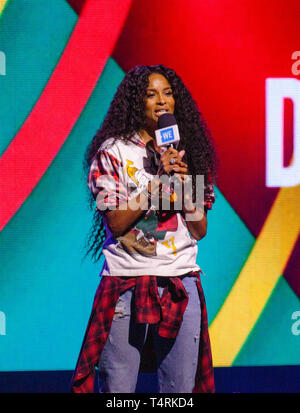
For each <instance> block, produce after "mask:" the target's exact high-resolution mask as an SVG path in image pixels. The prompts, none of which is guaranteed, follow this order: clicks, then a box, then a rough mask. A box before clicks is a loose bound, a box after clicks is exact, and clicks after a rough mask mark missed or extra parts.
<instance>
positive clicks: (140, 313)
mask: <svg viewBox="0 0 300 413" xmlns="http://www.w3.org/2000/svg"><path fill="white" fill-rule="evenodd" d="M188 275H189V276H195V277H197V288H198V292H199V297H200V302H201V337H200V341H199V357H198V366H197V374H196V378H195V387H194V390H193V392H195V393H202V392H205V393H213V392H214V391H215V387H214V375H213V365H212V356H211V348H210V340H209V334H208V324H207V312H206V305H205V299H204V294H203V290H202V286H201V282H200V275H199V272H194V273H189V274H188ZM181 278H182V277H168V283H167V286H166V287H165V289H164V291H163V295H162V298H161V299H160V298H159V296H158V290H157V284H156V277H155V276H147V275H144V276H139V277H105V276H104V277H102V279H101V282H100V284H99V287H98V289H97V291H96V294H95V299H94V303H93V308H92V312H91V315H90V319H89V322H88V326H87V329H86V333H85V337H84V340H83V344H82V347H81V351H80V354H79V357H78V361H77V365H76V369H75V372H74V375H73V378H72V384H71V391H72V392H73V393H93V391H94V378H95V367H96V366H98V362H99V358H100V355H101V352H102V350H103V348H104V345H105V342H106V340H107V337H108V334H109V331H110V327H111V324H112V320H113V316H114V311H115V306H116V304H117V301H118V298H119V296H120V295H121V294H122V293H123V292H125V291H126V290H128V289H129V288H131V287H133V286H134V287H135V306H134V307H135V309H136V318H137V322H139V323H149V324H156V323H159V324H158V331H159V334H160V335H161V336H162V337H166V338H175V337H176V335H177V333H178V330H179V328H180V325H181V321H182V317H183V314H184V311H185V308H186V305H187V302H188V296H187V294H186V291H185V288H184V286H183V284H182V281H181Z"/></svg>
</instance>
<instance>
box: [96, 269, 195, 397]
mask: <svg viewBox="0 0 300 413" xmlns="http://www.w3.org/2000/svg"><path fill="white" fill-rule="evenodd" d="M182 283H183V285H184V288H185V289H186V292H187V294H188V296H189V301H188V304H187V307H186V310H185V313H184V315H183V321H182V324H181V327H180V330H179V332H178V335H177V337H176V339H167V338H163V337H160V336H159V335H158V334H157V332H156V329H155V328H154V329H153V343H154V348H155V352H156V358H157V377H158V387H159V392H160V393H191V392H192V390H193V388H194V384H195V375H196V370H197V361H198V350H199V338H200V323H201V307H200V300H199V294H198V290H197V286H196V278H194V277H188V276H187V277H184V278H183V279H182ZM159 284H160V282H159V278H158V281H157V285H158V293H159V296H160V297H161V296H162V293H163V287H162V286H160V285H159ZM132 294H133V288H132V289H130V290H127V291H126V292H125V293H124V294H122V295H121V296H120V297H119V300H118V302H117V305H116V308H115V315H114V318H113V322H112V326H111V330H110V333H109V336H108V339H107V341H106V343H105V346H104V349H103V351H102V353H101V357H100V360H99V383H100V388H99V390H100V392H101V393H134V392H135V388H136V383H137V378H138V373H139V366H140V360H141V352H142V349H143V345H144V344H145V341H146V337H147V331H148V326H149V325H148V324H137V323H135V322H134V320H133V317H131V312H132V305H133V300H132Z"/></svg>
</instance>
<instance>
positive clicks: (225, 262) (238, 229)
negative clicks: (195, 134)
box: [197, 187, 255, 325]
mask: <svg viewBox="0 0 300 413" xmlns="http://www.w3.org/2000/svg"><path fill="white" fill-rule="evenodd" d="M215 194H216V202H215V204H214V205H213V208H212V210H211V211H208V213H207V234H206V236H205V237H204V238H203V239H202V240H201V241H199V242H198V257H197V263H198V265H199V266H200V268H202V270H203V271H204V273H205V276H202V278H201V280H202V286H203V289H204V292H205V296H206V297H207V298H206V303H207V316H208V323H209V325H210V324H211V322H212V321H213V319H214V318H215V316H216V314H217V313H218V311H219V310H220V309H221V307H222V305H223V303H224V301H225V299H226V297H227V295H228V294H229V293H230V290H231V287H232V286H233V284H234V282H235V281H236V279H237V277H238V275H239V273H240V271H241V269H242V267H243V265H244V263H245V262H246V260H247V258H248V255H249V253H250V252H251V249H252V247H253V245H254V243H255V237H254V236H253V235H252V234H251V232H250V231H249V230H248V228H247V227H246V226H245V224H244V222H243V221H242V220H241V219H240V217H239V216H238V215H237V213H236V212H235V211H234V210H233V208H232V207H231V206H230V204H229V203H228V202H227V200H226V198H225V197H224V196H223V194H222V193H221V192H220V191H219V189H218V188H217V187H215Z"/></svg>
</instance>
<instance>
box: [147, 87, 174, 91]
mask: <svg viewBox="0 0 300 413" xmlns="http://www.w3.org/2000/svg"><path fill="white" fill-rule="evenodd" d="M168 89H172V88H171V86H168V87H165V88H164V89H163V90H168ZM147 91H150V92H156V89H150V88H148V89H147Z"/></svg>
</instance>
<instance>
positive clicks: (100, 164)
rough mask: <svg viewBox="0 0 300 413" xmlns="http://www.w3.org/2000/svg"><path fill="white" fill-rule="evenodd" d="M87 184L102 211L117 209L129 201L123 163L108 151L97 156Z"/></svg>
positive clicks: (100, 152)
mask: <svg viewBox="0 0 300 413" xmlns="http://www.w3.org/2000/svg"><path fill="white" fill-rule="evenodd" d="M87 184H88V187H89V189H90V191H91V193H92V194H93V197H94V199H95V201H96V205H97V208H98V209H99V210H100V211H107V210H108V209H116V208H118V207H119V205H120V204H121V203H123V202H127V200H128V194H127V190H126V186H125V185H124V178H123V173H122V165H121V162H120V161H119V160H118V159H117V158H116V157H115V156H113V155H112V154H111V153H109V152H107V151H106V150H99V151H98V152H97V154H96V155H95V157H94V159H93V161H92V163H91V167H90V172H89V176H88V182H87Z"/></svg>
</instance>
